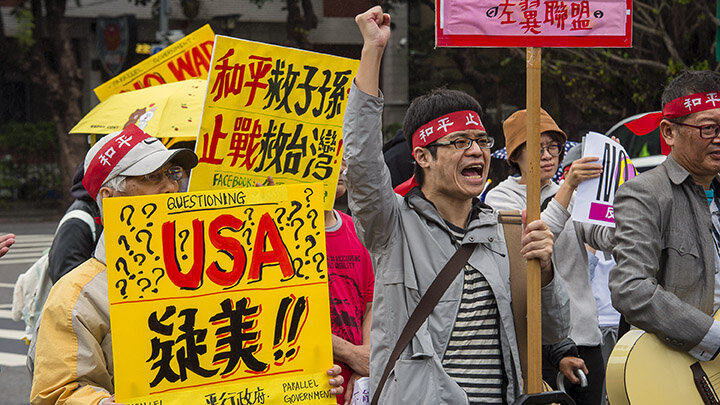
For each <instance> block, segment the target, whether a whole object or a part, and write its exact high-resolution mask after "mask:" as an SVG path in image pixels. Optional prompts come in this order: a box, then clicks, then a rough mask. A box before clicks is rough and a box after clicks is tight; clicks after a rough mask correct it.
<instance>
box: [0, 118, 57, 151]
mask: <svg viewBox="0 0 720 405" xmlns="http://www.w3.org/2000/svg"><path fill="white" fill-rule="evenodd" d="M57 150H58V140H57V135H56V134H55V124H54V123H53V122H52V121H41V122H25V123H18V122H8V123H6V124H4V125H2V126H0V151H2V153H4V154H10V155H12V156H14V157H16V158H17V159H24V158H23V156H31V155H35V154H41V155H47V154H54V153H56V151H57Z"/></svg>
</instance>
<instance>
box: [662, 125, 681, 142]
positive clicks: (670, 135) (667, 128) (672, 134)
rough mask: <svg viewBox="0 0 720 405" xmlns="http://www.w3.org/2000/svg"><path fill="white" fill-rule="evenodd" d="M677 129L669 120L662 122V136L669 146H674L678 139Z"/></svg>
mask: <svg viewBox="0 0 720 405" xmlns="http://www.w3.org/2000/svg"><path fill="white" fill-rule="evenodd" d="M677 135H678V133H677V129H676V128H675V127H673V125H672V123H671V122H670V121H668V120H665V119H664V120H662V121H660V136H662V137H663V139H664V140H665V143H667V144H668V146H673V143H675V138H676V137H677Z"/></svg>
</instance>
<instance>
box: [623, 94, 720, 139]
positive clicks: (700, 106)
mask: <svg viewBox="0 0 720 405" xmlns="http://www.w3.org/2000/svg"><path fill="white" fill-rule="evenodd" d="M713 108H720V92H714V91H713V92H708V93H696V94H691V95H689V96H683V97H679V98H676V99H675V100H672V101H670V102H669V103H667V104H665V107H663V110H662V112H655V113H649V114H645V115H643V116H642V117H640V118H638V119H636V120H634V121H630V122H627V123H625V126H626V127H628V129H629V130H631V131H632V132H633V133H634V134H635V135H645V134H647V133H650V132H652V131H653V130H654V129H655V128H657V127H658V126H660V121H662V120H663V119H664V118H666V119H671V118H679V117H684V116H686V115H690V114H693V113H696V112H700V111H705V110H711V109H713Z"/></svg>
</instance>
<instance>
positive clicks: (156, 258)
mask: <svg viewBox="0 0 720 405" xmlns="http://www.w3.org/2000/svg"><path fill="white" fill-rule="evenodd" d="M143 234H144V235H147V241H146V242H145V249H147V252H148V253H149V254H150V255H154V254H155V252H154V251H153V250H152V249H151V248H150V240H152V234H151V233H150V231H148V230H147V229H143V230H142V231H138V233H137V234H136V235H135V240H136V241H138V242H140V243H142V241H143V240H142V238H141V237H140V235H143ZM155 260H156V261H157V260H160V256H155Z"/></svg>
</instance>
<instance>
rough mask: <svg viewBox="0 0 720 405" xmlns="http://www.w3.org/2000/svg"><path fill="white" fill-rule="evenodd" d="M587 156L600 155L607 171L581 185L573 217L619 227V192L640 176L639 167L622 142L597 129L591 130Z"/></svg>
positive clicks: (585, 151) (586, 140)
mask: <svg viewBox="0 0 720 405" xmlns="http://www.w3.org/2000/svg"><path fill="white" fill-rule="evenodd" d="M585 156H597V157H599V158H600V160H599V161H598V162H597V163H600V164H602V165H603V171H602V174H601V175H600V177H596V178H594V179H592V180H586V181H584V182H582V183H580V185H579V186H578V188H577V193H576V194H575V204H574V206H573V210H572V219H573V220H575V221H580V222H589V223H591V224H598V225H606V226H611V227H615V215H614V211H613V201H614V200H615V191H616V190H617V188H618V187H619V186H620V185H621V184H623V183H624V182H626V181H628V180H630V179H632V178H633V177H635V176H637V170H635V166H634V165H633V163H632V161H630V157H629V156H628V154H627V152H625V149H624V148H623V147H622V145H620V144H619V143H617V142H615V141H613V140H612V139H610V138H608V137H607V136H605V135H602V134H599V133H597V132H588V134H587V136H586V137H585V147H584V150H583V157H585Z"/></svg>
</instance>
